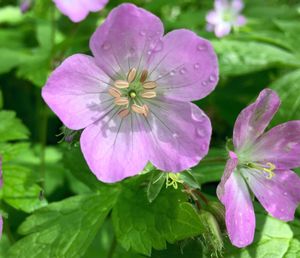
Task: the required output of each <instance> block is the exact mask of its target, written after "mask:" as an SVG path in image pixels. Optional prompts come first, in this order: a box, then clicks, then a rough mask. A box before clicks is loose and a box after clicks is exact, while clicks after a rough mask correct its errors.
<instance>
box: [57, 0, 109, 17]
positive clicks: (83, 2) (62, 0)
mask: <svg viewBox="0 0 300 258" xmlns="http://www.w3.org/2000/svg"><path fill="white" fill-rule="evenodd" d="M53 2H54V3H55V4H56V6H57V8H58V9H59V10H60V11H61V12H62V13H63V14H64V15H66V16H68V17H69V18H70V19H71V20H72V21H73V22H80V21H82V20H84V19H85V18H86V16H87V15H88V13H89V12H98V11H100V10H102V9H103V8H104V7H105V5H106V4H107V3H108V0H53Z"/></svg>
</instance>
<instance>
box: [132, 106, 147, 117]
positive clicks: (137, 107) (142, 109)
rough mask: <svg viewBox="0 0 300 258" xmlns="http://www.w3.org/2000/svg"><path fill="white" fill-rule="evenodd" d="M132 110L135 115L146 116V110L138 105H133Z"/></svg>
mask: <svg viewBox="0 0 300 258" xmlns="http://www.w3.org/2000/svg"><path fill="white" fill-rule="evenodd" d="M131 109H132V111H134V112H135V113H138V114H141V115H143V114H145V108H144V107H142V106H139V105H137V104H132V105H131Z"/></svg>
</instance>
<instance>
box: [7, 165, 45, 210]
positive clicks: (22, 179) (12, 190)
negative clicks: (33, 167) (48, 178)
mask: <svg viewBox="0 0 300 258" xmlns="http://www.w3.org/2000/svg"><path fill="white" fill-rule="evenodd" d="M3 181H4V182H5V183H4V184H3V199H4V201H5V202H7V203H8V204H9V205H11V206H12V207H14V208H16V209H20V210H22V211H24V212H32V211H34V210H36V209H38V208H41V207H43V206H45V205H46V204H47V202H46V200H45V199H43V200H41V199H40V198H39V195H40V192H41V190H42V189H41V187H40V186H38V185H37V184H36V177H35V176H34V175H33V173H32V172H31V171H30V170H29V169H27V168H25V167H21V166H17V165H5V164H4V165H3Z"/></svg>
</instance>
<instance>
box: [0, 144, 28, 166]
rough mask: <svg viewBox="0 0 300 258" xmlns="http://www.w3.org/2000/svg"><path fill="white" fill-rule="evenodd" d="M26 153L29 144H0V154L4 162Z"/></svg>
mask: <svg viewBox="0 0 300 258" xmlns="http://www.w3.org/2000/svg"><path fill="white" fill-rule="evenodd" d="M28 151H29V143H24V142H22V143H6V142H5V143H4V142H0V153H1V156H2V159H3V160H5V161H6V162H7V161H10V160H12V159H15V158H16V157H18V156H19V155H20V154H24V153H26V152H28Z"/></svg>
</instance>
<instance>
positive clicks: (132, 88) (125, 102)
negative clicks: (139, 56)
mask: <svg viewBox="0 0 300 258" xmlns="http://www.w3.org/2000/svg"><path fill="white" fill-rule="evenodd" d="M147 78H148V71H147V70H143V71H142V72H141V73H140V74H138V72H137V70H136V69H135V68H131V69H130V70H129V72H128V74H127V79H126V80H116V81H114V83H113V86H112V87H109V88H108V93H109V94H110V95H111V96H112V97H114V103H115V105H116V106H120V107H121V110H120V111H119V112H118V115H119V116H120V117H121V118H124V117H126V116H128V115H129V114H130V113H131V112H135V113H137V114H140V115H143V116H145V117H147V116H148V114H149V112H150V110H149V107H148V105H146V104H145V102H147V100H149V99H153V98H155V97H156V95H157V94H156V91H155V89H156V87H157V83H156V82H155V81H149V80H147Z"/></svg>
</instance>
